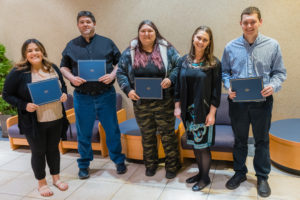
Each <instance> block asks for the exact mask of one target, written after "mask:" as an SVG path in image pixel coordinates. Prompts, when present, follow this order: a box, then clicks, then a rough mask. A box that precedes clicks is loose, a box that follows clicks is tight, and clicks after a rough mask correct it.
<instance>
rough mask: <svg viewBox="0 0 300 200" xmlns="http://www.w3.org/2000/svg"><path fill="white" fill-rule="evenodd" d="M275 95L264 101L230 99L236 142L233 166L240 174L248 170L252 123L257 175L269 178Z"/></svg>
mask: <svg viewBox="0 0 300 200" xmlns="http://www.w3.org/2000/svg"><path fill="white" fill-rule="evenodd" d="M272 107H273V97H272V96H270V97H267V99H266V101H264V102H245V103H237V102H232V101H231V100H229V115H230V118H231V125H232V130H233V132H234V137H235V144H234V148H233V159H234V163H233V168H234V171H235V172H236V173H238V174H246V173H247V172H248V170H247V167H246V165H245V162H246V158H247V154H248V135H249V125H250V124H251V125H252V131H253V136H254V140H255V155H254V160H253V165H254V169H255V172H256V174H255V175H256V176H257V177H261V178H264V179H267V178H268V174H269V173H270V171H271V160H270V151H269V130H270V125H271V116H272Z"/></svg>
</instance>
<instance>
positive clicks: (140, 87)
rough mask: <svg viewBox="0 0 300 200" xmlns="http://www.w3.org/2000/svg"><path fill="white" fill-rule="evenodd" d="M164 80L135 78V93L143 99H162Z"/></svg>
mask: <svg viewBox="0 0 300 200" xmlns="http://www.w3.org/2000/svg"><path fill="white" fill-rule="evenodd" d="M161 81H162V78H135V92H136V93H137V95H139V97H140V98H141V99H162V98H163V95H162V88H161V85H160V84H161Z"/></svg>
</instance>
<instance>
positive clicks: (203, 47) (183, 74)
mask: <svg viewBox="0 0 300 200" xmlns="http://www.w3.org/2000/svg"><path fill="white" fill-rule="evenodd" d="M213 49H214V44H213V35H212V31H211V29H210V28H209V27H207V26H200V27H198V28H197V29H196V30H195V32H194V33H193V36H192V44H191V49H190V52H189V53H188V54H187V55H185V56H183V57H182V58H181V60H180V62H179V63H180V64H179V66H180V72H179V75H178V81H177V86H176V91H175V98H176V103H175V110H174V115H175V116H176V117H177V118H181V119H182V121H183V123H184V126H185V129H186V134H187V143H188V144H190V145H193V150H194V154H195V157H196V162H197V164H198V168H199V173H198V174H197V175H195V176H193V177H190V178H188V179H187V180H186V182H187V183H196V184H195V185H194V186H193V188H192V189H193V191H199V190H202V189H203V188H205V187H206V186H207V185H209V184H210V178H209V169H210V165H211V153H210V148H209V147H210V146H211V145H213V144H214V136H215V126H214V124H215V116H216V110H217V107H218V106H219V104H220V95H221V64H220V61H219V60H218V59H217V58H216V57H214V55H213Z"/></svg>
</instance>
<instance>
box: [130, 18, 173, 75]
mask: <svg viewBox="0 0 300 200" xmlns="http://www.w3.org/2000/svg"><path fill="white" fill-rule="evenodd" d="M144 25H148V26H150V27H151V28H152V29H153V30H154V31H155V36H156V37H155V40H154V43H153V51H152V53H151V56H150V57H151V60H152V61H153V63H154V64H155V66H157V67H158V68H159V69H161V67H162V58H161V55H160V51H159V46H158V45H159V41H160V40H165V38H164V37H162V35H161V34H160V33H159V31H158V29H157V27H156V25H155V24H154V23H153V22H152V21H150V20H143V21H142V22H141V23H140V24H139V26H138V36H137V37H136V39H137V40H138V44H137V46H136V48H135V56H134V63H133V67H134V68H138V67H139V66H142V67H146V65H147V63H148V56H147V54H146V52H145V51H144V50H143V45H142V42H141V41H140V38H139V32H140V29H141V28H142V26H144ZM165 41H167V40H165ZM168 44H169V42H168ZM161 45H163V44H161Z"/></svg>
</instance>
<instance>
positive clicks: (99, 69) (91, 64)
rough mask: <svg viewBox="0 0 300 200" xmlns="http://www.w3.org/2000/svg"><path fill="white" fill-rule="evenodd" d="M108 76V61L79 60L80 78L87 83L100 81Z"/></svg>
mask: <svg viewBox="0 0 300 200" xmlns="http://www.w3.org/2000/svg"><path fill="white" fill-rule="evenodd" d="M105 74H106V60H78V76H79V77H81V78H83V79H85V80H86V81H98V79H99V78H100V77H101V76H104V75H105Z"/></svg>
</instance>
